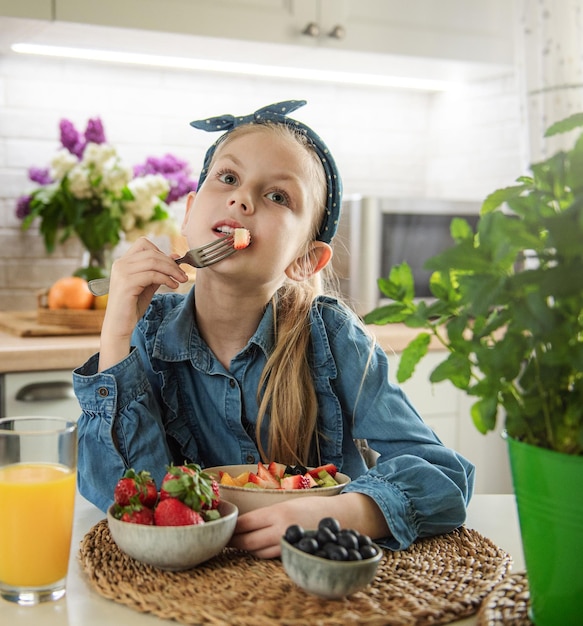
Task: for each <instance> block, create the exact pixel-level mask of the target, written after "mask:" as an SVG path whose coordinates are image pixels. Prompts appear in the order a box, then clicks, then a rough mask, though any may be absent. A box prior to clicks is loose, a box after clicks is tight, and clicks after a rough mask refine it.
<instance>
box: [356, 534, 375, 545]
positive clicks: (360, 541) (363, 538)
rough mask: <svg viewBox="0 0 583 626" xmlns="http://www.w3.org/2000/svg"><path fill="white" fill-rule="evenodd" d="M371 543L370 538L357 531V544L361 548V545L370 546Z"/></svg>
mask: <svg viewBox="0 0 583 626" xmlns="http://www.w3.org/2000/svg"><path fill="white" fill-rule="evenodd" d="M371 544H372V539H371V538H370V537H369V536H368V535H361V534H360V533H359V536H358V545H359V546H360V547H361V548H362V546H370V545H371Z"/></svg>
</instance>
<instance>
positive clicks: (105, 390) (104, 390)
mask: <svg viewBox="0 0 583 626" xmlns="http://www.w3.org/2000/svg"><path fill="white" fill-rule="evenodd" d="M97 393H98V394H99V395H100V396H101V397H102V398H107V396H108V395H109V389H108V388H107V387H99V389H98V390H97Z"/></svg>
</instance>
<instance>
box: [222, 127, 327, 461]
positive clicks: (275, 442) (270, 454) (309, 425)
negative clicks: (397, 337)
mask: <svg viewBox="0 0 583 626" xmlns="http://www.w3.org/2000/svg"><path fill="white" fill-rule="evenodd" d="M257 131H268V132H274V133H276V134H277V135H278V136H280V137H287V138H292V139H293V140H295V141H297V142H298V143H299V144H300V145H301V146H303V147H304V148H305V150H306V155H307V156H308V158H309V159H310V169H311V173H312V176H311V181H312V186H313V194H312V197H313V199H314V204H315V205H316V206H315V210H314V214H313V219H312V228H311V231H310V232H311V235H310V238H309V241H306V245H305V250H304V253H303V258H304V262H305V263H306V266H307V267H308V268H310V267H313V266H314V264H315V262H316V261H315V259H314V258H312V257H311V255H310V249H311V248H310V244H311V242H312V241H313V240H315V238H316V236H317V233H318V227H319V226H320V224H321V223H322V219H323V216H324V211H325V204H326V194H327V188H326V176H325V172H324V168H323V167H322V164H321V162H320V159H319V157H318V155H317V153H316V152H315V150H314V149H313V148H312V146H311V145H310V142H309V140H308V139H307V137H306V136H305V135H304V134H302V133H301V132H299V131H295V130H294V129H293V128H290V127H289V126H288V125H284V124H272V123H265V124H249V125H245V126H240V127H238V128H236V129H234V130H233V131H231V132H230V133H228V134H226V135H224V136H223V141H222V142H221V143H222V144H227V143H228V142H229V141H230V140H231V139H234V138H235V137H239V136H241V135H243V134H248V133H251V132H257ZM217 152H219V150H218V146H217ZM334 284H335V279H334V274H333V272H332V271H331V270H330V269H329V268H328V267H326V268H324V270H322V271H320V272H318V273H317V274H315V275H313V276H311V277H310V278H308V279H306V280H304V281H301V282H296V281H292V280H289V279H288V280H286V282H285V283H284V284H283V285H282V286H281V287H280V288H279V289H278V291H277V292H276V293H275V294H274V296H273V298H272V305H273V310H274V335H275V348H274V350H273V352H272V353H271V355H270V356H269V358H268V359H267V363H266V364H265V367H264V369H263V373H262V375H261V379H260V382H259V389H258V391H257V393H258V404H259V410H258V414H257V423H256V430H255V434H256V437H255V438H256V441H257V447H258V449H259V453H260V454H261V457H262V459H263V460H264V461H271V460H276V461H278V462H280V463H286V464H290V465H293V464H297V463H300V464H302V465H307V464H308V463H309V459H310V454H311V452H313V451H314V450H313V442H314V444H315V453H316V454H317V455H318V458H319V450H318V441H317V440H318V430H317V428H318V424H317V422H318V398H317V395H316V390H315V387H314V381H313V378H312V370H311V367H310V351H311V350H310V338H311V332H310V328H311V324H310V311H311V308H312V304H313V302H314V299H315V298H316V297H317V296H318V295H320V294H322V293H324V292H328V293H329V292H330V289H329V286H333V285H334ZM332 291H334V290H333V289H332ZM267 416H269V427H268V442H267V450H266V449H265V448H264V446H263V443H262V441H261V436H260V433H261V425H262V423H263V421H264V420H265V418H266V417H267Z"/></svg>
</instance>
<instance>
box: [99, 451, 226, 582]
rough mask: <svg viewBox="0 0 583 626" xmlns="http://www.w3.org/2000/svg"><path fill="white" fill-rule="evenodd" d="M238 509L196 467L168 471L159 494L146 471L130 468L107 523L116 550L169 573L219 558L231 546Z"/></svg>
mask: <svg viewBox="0 0 583 626" xmlns="http://www.w3.org/2000/svg"><path fill="white" fill-rule="evenodd" d="M237 516H238V509H237V506H236V505H234V504H233V503H231V502H228V501H227V500H224V499H222V498H221V496H220V492H219V487H218V482H217V481H216V480H215V479H214V478H213V477H212V476H210V475H209V474H208V473H207V472H205V471H203V470H202V469H201V468H200V466H199V465H197V464H195V463H190V464H184V465H180V466H174V465H171V466H169V467H167V472H166V475H165V476H164V478H163V480H162V483H161V485H160V489H159V490H158V488H157V486H156V484H155V482H154V480H153V479H152V476H151V474H150V473H149V472H148V471H145V470H142V471H139V472H137V471H135V470H134V469H129V470H127V471H126V472H125V474H124V475H123V476H122V477H121V478H120V479H119V481H118V483H117V485H116V487H115V490H114V504H112V505H111V506H110V507H109V509H108V511H107V523H108V526H109V531H110V533H111V536H112V538H113V540H114V541H115V543H116V544H117V546H118V547H119V548H120V550H122V552H125V553H126V554H128V555H129V556H131V557H132V558H134V559H136V560H138V561H141V562H143V563H147V564H148V565H153V566H155V567H159V568H161V569H165V570H173V571H179V570H185V569H190V568H192V567H195V566H196V565H199V564H200V563H203V562H205V561H208V560H209V559H211V558H212V557H214V556H216V555H217V554H218V553H219V552H221V551H222V550H223V548H224V547H225V546H226V545H227V543H228V542H229V539H230V538H231V536H232V535H233V532H234V530H235V524H236V522H237Z"/></svg>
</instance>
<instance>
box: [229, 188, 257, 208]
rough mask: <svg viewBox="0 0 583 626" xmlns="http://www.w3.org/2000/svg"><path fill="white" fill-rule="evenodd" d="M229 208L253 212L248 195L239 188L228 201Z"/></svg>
mask: <svg viewBox="0 0 583 626" xmlns="http://www.w3.org/2000/svg"><path fill="white" fill-rule="evenodd" d="M229 207H232V208H234V209H238V210H240V211H243V212H244V213H250V212H252V211H253V202H252V200H251V198H250V197H249V195H248V194H246V193H244V192H243V190H242V189H241V188H239V189H237V191H235V192H234V193H233V195H232V196H231V198H230V200H229Z"/></svg>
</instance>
